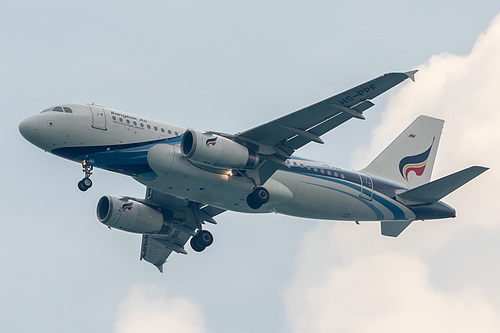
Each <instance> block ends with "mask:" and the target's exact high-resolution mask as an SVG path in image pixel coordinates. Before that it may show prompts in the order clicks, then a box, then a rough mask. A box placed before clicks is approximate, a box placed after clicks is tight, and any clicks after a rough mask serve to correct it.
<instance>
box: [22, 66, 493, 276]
mask: <svg viewBox="0 0 500 333" xmlns="http://www.w3.org/2000/svg"><path fill="white" fill-rule="evenodd" d="M416 72H417V70H413V71H409V72H398V73H387V74H384V75H382V76H380V77H377V78H375V79H372V80H370V81H367V82H365V83H363V84H360V85H359V86H356V87H354V88H351V89H349V90H346V91H345V92H342V93H340V94H337V95H335V96H333V97H330V98H327V99H325V100H322V101H320V102H318V103H315V104H312V105H310V106H308V107H305V108H302V109H300V110H298V111H295V112H293V113H290V114H287V115H285V116H283V117H280V118H278V119H275V120H273V121H270V122H268V123H264V124H263V125H260V126H257V127H254V128H251V129H248V130H245V131H243V132H239V133H236V134H227V133H220V132H216V131H210V130H207V131H205V130H194V129H191V128H186V127H182V126H177V125H173V124H169V123H166V122H161V121H157V120H153V119H149V118H146V117H142V116H139V115H134V114H130V113H126V112H122V111H118V110H114V109H110V108H107V107H103V106H98V105H94V104H61V105H56V106H53V107H50V108H48V109H45V110H43V111H42V112H41V113H39V114H37V115H34V116H31V117H28V118H26V119H25V120H23V121H22V122H21V123H20V124H19V131H20V133H21V134H22V136H23V137H24V138H25V139H26V140H28V141H29V142H31V143H32V144H34V145H35V146H37V147H39V148H41V149H43V150H44V151H46V152H50V153H52V154H54V155H56V156H59V157H62V158H65V159H68V160H71V161H75V162H78V163H80V164H81V165H82V168H83V173H84V178H83V179H82V180H80V181H79V182H78V188H79V189H80V190H81V191H87V190H88V189H89V188H90V187H91V186H92V181H91V179H90V176H91V175H92V171H93V168H94V167H98V168H101V169H105V170H109V171H112V172H116V173H120V174H124V175H127V176H131V177H133V178H134V179H135V180H136V181H138V182H139V183H141V184H144V185H145V186H146V195H145V198H144V199H141V198H132V197H128V196H122V197H117V196H111V195H105V196H102V197H101V198H100V200H99V202H98V204H97V209H96V213H97V218H98V220H99V221H100V222H101V223H103V224H104V225H106V226H108V227H109V228H114V229H120V230H123V231H128V232H132V233H138V234H142V246H141V254H140V258H141V260H143V259H144V260H145V261H147V262H149V263H151V264H153V265H154V266H156V267H157V268H158V269H159V270H160V272H163V265H164V263H165V262H166V261H167V258H168V257H169V256H170V254H171V253H172V252H176V253H181V254H187V251H186V249H185V247H184V246H185V244H186V243H187V242H188V241H190V245H191V248H192V249H193V250H194V251H195V252H201V251H203V250H205V249H206V248H207V247H209V246H210V245H211V244H212V243H213V240H214V238H213V235H212V233H211V232H210V231H208V230H206V229H204V226H205V225H206V223H211V224H216V221H215V219H214V217H216V216H217V215H219V214H221V213H223V212H225V211H235V212H241V213H269V212H274V213H278V214H284V215H290V216H297V217H302V218H307V219H321V220H336V221H355V222H356V223H359V222H361V221H380V225H381V234H382V235H385V236H390V237H397V236H398V235H399V234H400V233H401V232H402V231H403V230H404V229H405V228H406V227H408V226H409V225H410V224H411V223H412V222H413V221H415V220H434V219H444V218H453V217H455V216H456V214H455V210H454V209H453V208H452V207H450V206H449V205H447V204H445V203H444V202H442V201H441V199H442V198H444V197H445V196H446V195H448V194H449V193H451V192H453V191H454V190H456V189H457V188H459V187H461V186H462V185H464V184H465V183H467V182H469V181H470V180H472V179H473V178H475V177H477V176H479V175H480V174H481V173H483V172H484V171H486V170H487V169H488V168H486V167H481V166H471V167H469V168H466V169H464V170H461V171H458V172H455V173H453V174H451V175H448V176H446V177H443V178H440V179H437V180H434V181H431V173H432V169H433V166H434V161H435V158H436V153H437V149H438V145H439V141H440V137H441V132H442V128H443V123H444V121H443V120H440V119H436V118H433V117H429V116H423V115H422V116H419V117H418V118H417V119H416V120H415V121H413V123H411V124H410V125H409V126H408V127H407V128H406V129H405V130H404V131H403V132H402V133H401V134H400V135H399V136H398V137H397V138H396V139H395V140H394V141H393V142H392V143H391V144H390V145H389V146H388V147H387V148H386V149H385V150H384V151H382V153H380V155H378V156H377V157H376V158H375V159H374V160H373V161H372V162H371V163H370V164H369V165H368V166H367V167H366V168H364V169H362V170H359V171H351V170H347V169H343V168H340V167H337V166H334V165H332V164H329V163H324V162H318V161H312V160H307V159H302V158H298V157H295V156H292V155H293V154H294V153H295V151H296V150H297V149H299V148H301V147H303V146H304V145H306V144H308V143H310V142H315V143H319V144H323V143H324V142H323V140H322V139H321V136H322V135H323V134H325V133H327V132H329V131H331V130H332V129H334V128H336V127H337V126H340V125H341V124H343V123H344V122H346V121H348V120H350V119H352V118H357V119H365V116H364V112H365V111H366V110H367V109H369V108H371V107H373V106H374V105H375V104H374V103H373V102H371V100H372V99H373V98H375V97H377V96H379V95H380V94H382V93H383V92H385V91H387V90H389V89H391V88H392V87H394V86H396V85H398V84H400V83H401V82H403V81H405V80H406V79H408V78H410V79H411V80H412V81H415V73H416Z"/></svg>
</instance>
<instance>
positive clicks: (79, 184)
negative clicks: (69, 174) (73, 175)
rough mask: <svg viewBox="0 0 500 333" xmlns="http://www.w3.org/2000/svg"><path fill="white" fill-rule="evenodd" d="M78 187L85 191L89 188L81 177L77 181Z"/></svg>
mask: <svg viewBox="0 0 500 333" xmlns="http://www.w3.org/2000/svg"><path fill="white" fill-rule="evenodd" d="M78 189H79V190H80V191H82V192H85V191H87V190H88V189H89V188H88V187H86V186H85V184H84V183H83V179H82V180H80V181H79V182H78Z"/></svg>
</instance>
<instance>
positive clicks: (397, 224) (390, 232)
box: [380, 220, 413, 237]
mask: <svg viewBox="0 0 500 333" xmlns="http://www.w3.org/2000/svg"><path fill="white" fill-rule="evenodd" d="M411 222H413V221H412V220H403V221H382V222H380V230H381V232H382V235H384V236H389V237H398V236H399V234H400V233H402V232H403V230H405V229H406V227H407V226H409V225H410V223H411Z"/></svg>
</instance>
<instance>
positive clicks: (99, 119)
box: [89, 105, 106, 131]
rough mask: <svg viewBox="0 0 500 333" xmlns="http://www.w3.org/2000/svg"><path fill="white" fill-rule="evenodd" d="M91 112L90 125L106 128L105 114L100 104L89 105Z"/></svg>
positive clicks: (101, 128)
mask: <svg viewBox="0 0 500 333" xmlns="http://www.w3.org/2000/svg"><path fill="white" fill-rule="evenodd" d="M89 108H90V111H91V112H92V127H93V128H96V129H100V130H104V131H105V130H106V114H105V113H104V109H103V108H102V107H100V106H95V105H89Z"/></svg>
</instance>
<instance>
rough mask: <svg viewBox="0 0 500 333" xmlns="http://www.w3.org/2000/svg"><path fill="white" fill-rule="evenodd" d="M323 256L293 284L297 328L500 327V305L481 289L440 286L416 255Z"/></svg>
mask: <svg viewBox="0 0 500 333" xmlns="http://www.w3.org/2000/svg"><path fill="white" fill-rule="evenodd" d="M320 229H321V228H320ZM315 233H316V235H318V230H316V231H315ZM334 240H335V237H331V238H330V241H331V243H333V241H334ZM317 241H319V238H318V237H310V238H309V241H308V242H306V244H305V245H306V248H308V250H311V249H312V248H315V247H317V245H315V244H317ZM354 246H355V245H354ZM332 247H333V246H332ZM311 254H312V253H311ZM316 257H317V253H316ZM303 259H306V258H303ZM322 259H323V260H324V262H323V267H321V268H320V269H319V272H318V270H307V271H306V270H301V271H300V273H299V275H298V276H297V278H296V280H295V281H294V282H293V283H292V285H291V288H290V292H289V294H288V299H287V308H288V318H289V325H290V327H291V329H292V331H293V332H296V333H299V332H329V333H332V332H343V333H350V332H353V333H354V332H384V333H391V332H457V333H460V332H471V331H476V332H477V331H479V332H498V331H499V330H500V317H499V316H498V313H499V311H500V309H498V308H496V307H495V306H494V305H493V304H491V303H490V302H489V301H487V300H486V299H485V298H484V297H483V296H482V295H481V294H480V292H479V291H478V290H473V289H468V290H463V291H460V292H455V293H454V292H449V293H445V292H442V291H439V290H438V289H437V288H436V287H434V286H433V285H432V284H431V283H430V281H429V270H428V268H427V266H426V265H425V263H424V262H423V261H421V260H420V259H419V258H417V257H416V256H412V255H401V254H396V253H390V252H384V251H382V252H380V253H375V254H369V251H366V252H365V254H364V255H362V256H355V258H352V262H350V263H348V264H346V265H338V263H336V264H335V263H334V262H332V261H331V260H328V259H327V258H324V257H323V258H322ZM306 261H307V260H306ZM304 263H305V262H304V261H301V264H304ZM310 268H312V267H309V269H310ZM319 273H320V274H319Z"/></svg>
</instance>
